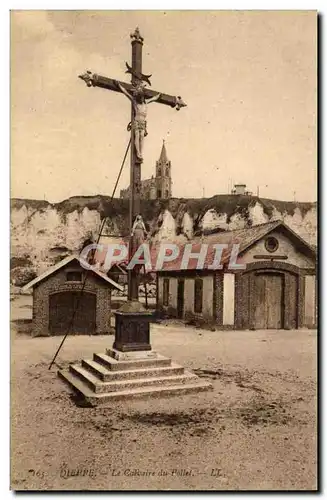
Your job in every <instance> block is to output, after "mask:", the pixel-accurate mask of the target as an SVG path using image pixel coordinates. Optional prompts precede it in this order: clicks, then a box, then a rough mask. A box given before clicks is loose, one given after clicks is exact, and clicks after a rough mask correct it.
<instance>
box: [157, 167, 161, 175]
mask: <svg viewBox="0 0 327 500" xmlns="http://www.w3.org/2000/svg"><path fill="white" fill-rule="evenodd" d="M158 177H161V168H158Z"/></svg>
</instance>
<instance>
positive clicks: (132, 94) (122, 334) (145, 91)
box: [79, 28, 186, 351]
mask: <svg viewBox="0 0 327 500" xmlns="http://www.w3.org/2000/svg"><path fill="white" fill-rule="evenodd" d="M130 36H131V43H132V65H131V66H130V65H129V64H128V63H126V67H127V71H126V73H129V74H131V83H130V84H129V83H125V82H120V81H117V80H114V79H111V78H107V77H105V76H100V75H97V74H95V73H92V72H90V71H87V72H86V73H84V74H83V75H80V76H79V78H81V79H82V80H84V81H85V83H86V84H87V86H88V87H100V88H103V89H107V90H112V91H114V92H120V93H122V94H124V95H125V96H126V97H128V99H129V100H130V101H131V122H130V124H129V130H130V132H131V146H132V147H131V154H130V207H129V230H130V245H129V251H130V258H131V254H132V253H134V251H135V249H136V248H137V246H138V245H139V244H140V241H141V240H142V238H140V233H141V232H142V225H143V227H144V224H143V221H142V217H141V213H140V212H141V210H140V198H141V164H142V162H143V150H144V148H143V146H144V138H145V137H146V135H147V122H146V119H147V105H148V104H150V103H151V102H157V103H159V104H165V105H167V106H171V107H173V108H175V109H177V110H179V109H180V108H182V107H184V106H186V104H185V103H184V102H183V100H182V98H181V97H180V96H171V95H168V94H164V93H160V92H156V91H153V90H151V89H149V88H146V83H147V84H149V85H151V83H150V77H151V75H144V74H143V73H142V48H143V41H144V39H143V37H142V36H141V34H140V31H139V29H138V28H136V30H135V31H134V33H132V34H131V35H130ZM138 226H140V227H139V228H138ZM135 228H136V229H137V228H138V229H137V230H135ZM138 273H139V270H138V269H135V268H134V269H133V270H130V271H129V272H128V302H127V304H126V305H124V306H123V307H122V308H121V310H120V311H119V312H118V313H116V334H115V343H114V347H115V348H116V349H118V350H120V351H139V350H151V346H150V339H149V316H150V315H149V313H147V312H146V311H144V309H143V307H142V306H141V304H140V303H139V302H138V288H139V275H138Z"/></svg>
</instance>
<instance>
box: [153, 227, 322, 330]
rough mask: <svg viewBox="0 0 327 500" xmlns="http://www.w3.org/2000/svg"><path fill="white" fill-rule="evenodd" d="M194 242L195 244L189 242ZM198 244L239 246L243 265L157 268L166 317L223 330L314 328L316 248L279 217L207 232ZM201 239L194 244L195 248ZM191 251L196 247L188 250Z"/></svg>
mask: <svg viewBox="0 0 327 500" xmlns="http://www.w3.org/2000/svg"><path fill="white" fill-rule="evenodd" d="M194 243H195V242H194ZM203 243H206V244H209V248H210V245H213V244H219V243H220V244H227V247H228V248H229V249H230V247H231V245H232V244H235V243H237V244H239V253H238V260H237V262H241V263H242V264H243V265H244V267H245V268H244V269H229V264H228V262H229V257H230V255H229V252H230V250H227V251H226V252H225V253H223V258H222V265H223V269H216V270H212V269H210V265H211V264H212V260H213V257H212V252H211V255H210V251H208V254H207V258H206V261H205V263H204V268H203V269H196V265H197V260H195V259H190V260H189V263H188V267H187V269H185V270H181V266H180V260H178V259H177V260H175V261H171V262H166V263H165V264H164V267H163V269H162V270H160V271H157V309H158V311H159V312H160V313H161V314H163V315H165V316H166V317H167V316H168V317H175V318H180V319H182V320H188V319H198V320H205V321H207V322H208V323H212V324H214V325H215V326H217V327H218V328H222V329H241V330H243V329H297V328H301V327H307V328H316V326H317V280H316V257H317V256H316V251H315V250H314V249H313V248H312V247H311V246H310V245H309V244H308V243H307V242H305V241H304V240H303V239H302V238H301V237H300V236H298V235H297V234H296V233H295V232H294V231H292V230H291V229H290V228H289V227H288V226H287V225H286V224H284V223H283V222H282V221H274V222H268V223H265V224H260V225H257V226H253V227H251V228H247V229H240V230H235V231H228V232H221V233H217V234H211V235H208V236H205V237H204V238H203ZM200 244H201V243H200V242H197V244H195V245H194V247H198V248H199V245H200ZM192 251H193V252H195V251H196V249H193V248H192Z"/></svg>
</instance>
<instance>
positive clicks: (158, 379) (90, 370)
mask: <svg viewBox="0 0 327 500" xmlns="http://www.w3.org/2000/svg"><path fill="white" fill-rule="evenodd" d="M108 352H109V353H111V354H112V356H111V355H108ZM58 375H59V376H60V377H61V378H62V379H63V380H64V381H65V382H66V383H68V384H69V385H70V387H71V388H73V389H74V391H75V392H77V393H79V395H80V396H82V398H83V399H84V400H86V401H87V402H88V403H90V404H92V405H97V404H99V403H103V402H108V401H112V400H117V399H125V398H131V397H142V396H144V397H149V396H156V397H158V396H166V395H172V394H175V393H178V394H182V393H187V392H193V391H202V390H207V389H210V388H212V386H211V384H209V383H208V382H204V381H203V380H202V379H200V378H199V377H197V376H196V375H195V374H193V373H191V372H189V371H186V370H185V369H184V368H183V367H182V366H180V365H178V364H176V363H172V361H171V359H170V358H166V357H164V356H161V355H160V354H157V353H154V352H147V351H146V352H136V353H120V352H118V351H114V350H108V351H107V354H94V355H93V360H90V359H85V360H82V362H81V364H73V365H70V366H69V369H68V370H60V371H59V372H58Z"/></svg>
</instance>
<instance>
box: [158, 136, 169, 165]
mask: <svg viewBox="0 0 327 500" xmlns="http://www.w3.org/2000/svg"><path fill="white" fill-rule="evenodd" d="M159 161H160V162H161V164H162V165H163V164H166V162H167V161H168V157H167V151H166V146H165V140H163V141H162V148H161V153H160V157H159Z"/></svg>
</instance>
